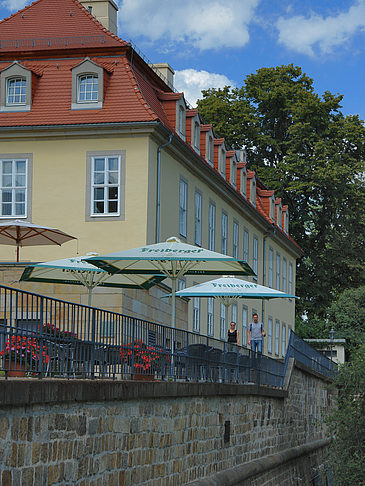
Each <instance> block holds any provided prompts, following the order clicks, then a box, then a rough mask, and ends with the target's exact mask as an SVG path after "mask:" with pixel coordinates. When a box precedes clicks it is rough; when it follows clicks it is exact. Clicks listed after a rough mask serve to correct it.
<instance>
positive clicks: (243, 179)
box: [241, 169, 247, 197]
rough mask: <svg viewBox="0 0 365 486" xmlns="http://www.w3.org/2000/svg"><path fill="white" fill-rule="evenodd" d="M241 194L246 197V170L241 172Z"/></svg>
mask: <svg viewBox="0 0 365 486" xmlns="http://www.w3.org/2000/svg"><path fill="white" fill-rule="evenodd" d="M241 193H242V194H243V195H244V196H245V197H247V171H246V169H242V170H241Z"/></svg>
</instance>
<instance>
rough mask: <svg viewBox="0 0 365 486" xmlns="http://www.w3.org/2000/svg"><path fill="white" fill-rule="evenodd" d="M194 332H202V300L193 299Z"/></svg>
mask: <svg viewBox="0 0 365 486" xmlns="http://www.w3.org/2000/svg"><path fill="white" fill-rule="evenodd" d="M193 330H194V331H195V332H199V331H200V298H199V297H194V298H193Z"/></svg>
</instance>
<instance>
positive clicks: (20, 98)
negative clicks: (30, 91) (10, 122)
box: [6, 78, 27, 105]
mask: <svg viewBox="0 0 365 486" xmlns="http://www.w3.org/2000/svg"><path fill="white" fill-rule="evenodd" d="M6 88H7V89H6V104H7V105H25V104H26V102H27V81H26V79H25V78H10V79H8V80H7V82H6Z"/></svg>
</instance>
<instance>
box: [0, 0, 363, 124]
mask: <svg viewBox="0 0 365 486" xmlns="http://www.w3.org/2000/svg"><path fill="white" fill-rule="evenodd" d="M60 1H62V0H60ZM115 2H116V3H117V4H118V6H119V26H118V28H119V30H118V34H119V36H120V37H122V38H123V39H125V40H132V41H133V42H134V43H135V44H136V45H137V47H138V48H139V49H140V50H141V51H142V52H143V54H144V55H145V56H146V57H147V58H148V59H149V60H150V61H151V62H155V63H157V62H168V63H169V64H170V65H171V66H172V68H173V69H174V70H175V86H176V88H177V89H178V90H179V91H184V93H185V96H186V98H187V100H188V101H189V102H190V103H191V104H192V105H194V103H195V100H196V98H197V97H199V96H200V90H201V89H206V88H209V87H223V86H225V85H226V84H229V85H235V86H241V85H242V83H243V79H244V78H245V76H246V75H247V74H251V73H253V72H255V71H256V70H257V69H259V68H261V67H269V66H278V65H281V64H289V63H293V64H295V65H297V66H300V67H301V68H302V69H303V71H304V72H305V73H306V74H307V75H308V76H310V77H311V78H313V79H314V87H315V90H316V92H317V93H318V94H320V95H321V94H323V92H324V91H325V90H329V91H331V92H332V93H334V94H336V93H341V94H343V95H344V98H343V102H342V106H343V112H344V114H359V116H360V118H361V119H365V90H364V71H365V42H364V40H365V0H346V1H345V0H313V1H312V0H281V1H275V0H274V1H273V0H210V1H209V2H208V1H207V0H184V1H183V2H180V1H177V0H115ZM29 3H31V2H29V1H24V0H0V17H1V18H4V17H7V16H9V15H10V14H11V13H14V12H15V11H17V10H18V9H20V8H22V7H23V6H24V5H26V4H29Z"/></svg>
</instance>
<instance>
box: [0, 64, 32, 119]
mask: <svg viewBox="0 0 365 486" xmlns="http://www.w3.org/2000/svg"><path fill="white" fill-rule="evenodd" d="M32 76H35V75H33V74H32V72H31V71H30V70H29V69H27V68H25V67H24V66H22V65H21V64H19V63H18V62H17V61H15V62H13V64H11V65H10V66H8V67H7V68H5V69H3V70H2V71H1V82H0V100H1V101H0V111H2V112H12V111H15V112H18V111H30V109H31V104H32ZM16 80H21V81H23V82H25V85H24V86H22V90H21V91H22V92H23V96H25V98H24V99H22V100H20V101H17V102H15V101H14V102H10V100H9V88H10V86H9V83H12V82H14V81H16Z"/></svg>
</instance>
